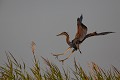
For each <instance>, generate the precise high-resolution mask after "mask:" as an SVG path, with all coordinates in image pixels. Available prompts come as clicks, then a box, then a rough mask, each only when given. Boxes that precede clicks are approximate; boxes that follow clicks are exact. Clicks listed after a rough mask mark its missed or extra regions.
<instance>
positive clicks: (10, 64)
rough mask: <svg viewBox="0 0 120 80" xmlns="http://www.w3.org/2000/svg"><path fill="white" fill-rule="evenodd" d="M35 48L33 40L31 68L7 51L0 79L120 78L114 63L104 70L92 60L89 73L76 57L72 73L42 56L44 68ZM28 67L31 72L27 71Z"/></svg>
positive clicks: (62, 79)
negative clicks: (36, 55)
mask: <svg viewBox="0 0 120 80" xmlns="http://www.w3.org/2000/svg"><path fill="white" fill-rule="evenodd" d="M33 46H34V47H33ZM34 50H35V44H34V43H33V42H32V52H33V61H34V62H33V67H31V68H28V67H26V63H25V62H22V63H20V62H18V61H17V60H16V58H15V57H14V56H13V55H12V54H11V53H10V52H6V57H7V62H6V63H5V65H3V66H0V80H120V70H118V69H117V68H116V67H115V66H113V65H112V66H111V68H110V69H108V70H104V69H102V68H100V67H99V66H98V65H97V64H96V63H94V62H91V63H90V64H89V67H88V68H89V71H88V73H89V74H87V73H86V72H85V71H84V70H83V68H82V67H81V66H80V64H79V63H77V62H76V60H75V59H74V63H73V64H74V68H70V69H69V70H70V71H71V72H72V73H70V71H68V70H65V69H64V68H63V70H62V71H61V70H60V69H59V67H58V66H57V65H56V64H54V63H52V62H50V61H49V60H48V59H45V58H44V57H41V58H42V59H43V61H44V62H45V65H46V66H47V68H45V69H42V68H41V66H40V61H39V60H38V59H37V58H36V57H35V54H34ZM28 69H30V71H31V73H30V72H28V71H27V70H28ZM71 74H73V76H71Z"/></svg>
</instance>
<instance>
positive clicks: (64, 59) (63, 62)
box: [59, 58, 68, 64]
mask: <svg viewBox="0 0 120 80" xmlns="http://www.w3.org/2000/svg"><path fill="white" fill-rule="evenodd" d="M67 59H68V58H65V59H62V60H59V62H62V64H64V61H65V60H67Z"/></svg>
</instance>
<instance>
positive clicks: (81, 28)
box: [75, 15, 87, 41]
mask: <svg viewBox="0 0 120 80" xmlns="http://www.w3.org/2000/svg"><path fill="white" fill-rule="evenodd" d="M82 19H83V16H82V15H81V16H80V18H77V33H76V35H75V39H78V40H80V41H82V40H83V39H84V37H85V36H86V34H87V27H86V26H85V25H84V24H83V23H82Z"/></svg>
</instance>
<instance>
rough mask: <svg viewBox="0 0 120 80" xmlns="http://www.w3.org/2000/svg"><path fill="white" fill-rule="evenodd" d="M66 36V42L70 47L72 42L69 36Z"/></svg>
mask: <svg viewBox="0 0 120 80" xmlns="http://www.w3.org/2000/svg"><path fill="white" fill-rule="evenodd" d="M65 36H66V42H67V44H68V45H69V43H70V40H69V35H68V34H66V35H65Z"/></svg>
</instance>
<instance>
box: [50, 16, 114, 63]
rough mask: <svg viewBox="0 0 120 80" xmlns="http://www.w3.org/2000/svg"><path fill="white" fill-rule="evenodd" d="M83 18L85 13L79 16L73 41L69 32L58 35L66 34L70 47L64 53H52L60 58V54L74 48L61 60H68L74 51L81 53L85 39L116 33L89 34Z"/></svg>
mask: <svg viewBox="0 0 120 80" xmlns="http://www.w3.org/2000/svg"><path fill="white" fill-rule="evenodd" d="M82 19H83V15H82V14H81V16H80V18H77V33H76V35H75V38H74V39H73V40H72V41H71V42H70V40H69V35H68V33H67V32H62V33H60V34H58V35H57V36H61V35H65V36H66V43H67V44H68V45H69V47H68V48H67V50H66V51H65V52H64V53H59V54H53V53H52V55H53V56H56V58H58V56H60V55H65V54H66V53H67V52H68V51H69V50H71V49H72V48H73V50H72V51H71V53H70V54H69V55H68V56H67V57H66V58H65V59H62V60H59V61H60V62H64V61H65V60H67V59H68V58H69V57H70V56H71V55H72V54H73V53H74V51H77V50H79V52H80V53H81V51H80V48H79V46H80V44H81V43H82V42H83V41H84V40H85V39H87V38H89V37H92V36H99V35H107V34H110V33H114V32H101V33H97V32H92V33H88V34H87V27H86V26H85V25H84V24H83V23H82ZM81 54H82V53H81Z"/></svg>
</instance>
